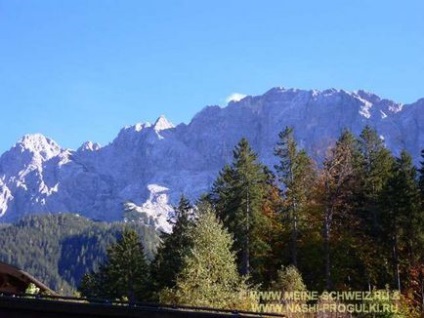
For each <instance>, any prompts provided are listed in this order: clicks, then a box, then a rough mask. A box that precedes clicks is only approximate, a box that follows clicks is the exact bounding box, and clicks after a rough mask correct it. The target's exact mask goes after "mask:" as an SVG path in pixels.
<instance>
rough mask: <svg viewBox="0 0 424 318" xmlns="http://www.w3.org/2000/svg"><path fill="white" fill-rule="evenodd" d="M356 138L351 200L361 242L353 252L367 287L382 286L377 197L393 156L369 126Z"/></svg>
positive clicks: (390, 169)
mask: <svg viewBox="0 0 424 318" xmlns="http://www.w3.org/2000/svg"><path fill="white" fill-rule="evenodd" d="M358 141H359V147H360V151H361V154H362V158H361V159H362V164H361V167H360V171H359V179H360V188H358V189H356V193H355V198H354V202H355V203H356V207H355V210H356V213H355V215H356V216H357V220H358V222H360V224H359V227H358V231H357V233H356V236H357V239H358V241H362V242H363V244H362V247H361V248H358V249H357V254H358V255H359V257H360V258H361V263H362V267H363V268H364V273H363V275H362V276H363V277H364V278H366V280H367V283H368V288H370V287H371V286H376V285H379V286H381V287H383V286H384V285H385V284H386V283H387V276H386V275H385V273H386V272H387V271H386V270H383V269H382V263H383V264H384V263H387V262H385V260H384V256H383V255H384V252H383V250H382V247H383V245H384V240H385V238H383V237H382V235H381V231H382V229H381V224H382V221H381V212H380V208H379V199H380V196H381V194H382V191H383V188H384V186H385V184H386V183H387V182H388V180H389V178H390V175H391V172H392V167H393V164H394V159H393V156H392V154H391V152H390V151H389V150H388V149H386V148H385V146H384V142H383V140H382V139H381V138H380V137H379V136H378V134H377V131H376V130H374V129H372V128H371V127H370V126H368V125H367V126H365V128H364V129H363V130H362V132H361V134H360V136H359V140H358ZM360 275H361V273H358V275H357V276H360Z"/></svg>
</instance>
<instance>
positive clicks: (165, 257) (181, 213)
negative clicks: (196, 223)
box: [151, 196, 193, 296]
mask: <svg viewBox="0 0 424 318" xmlns="http://www.w3.org/2000/svg"><path fill="white" fill-rule="evenodd" d="M192 209H193V207H192V206H191V204H190V202H189V201H188V199H187V198H186V197H184V196H181V198H180V201H179V204H178V207H177V208H176V209H175V224H174V227H173V230H172V233H170V234H168V233H162V235H161V244H160V246H159V248H158V251H157V253H156V256H155V258H154V260H153V262H152V263H151V275H152V282H153V287H152V288H153V292H154V294H157V293H159V292H160V291H161V290H162V289H164V288H166V287H167V288H173V287H175V284H176V279H177V274H178V273H179V272H180V271H181V268H182V265H183V260H184V256H185V255H186V253H187V251H188V249H189V248H190V244H191V240H190V238H189V236H188V230H189V228H190V226H191V221H190V218H189V213H190V211H191V210H192ZM154 296H155V295H154Z"/></svg>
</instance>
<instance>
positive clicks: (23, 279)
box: [0, 262, 57, 295]
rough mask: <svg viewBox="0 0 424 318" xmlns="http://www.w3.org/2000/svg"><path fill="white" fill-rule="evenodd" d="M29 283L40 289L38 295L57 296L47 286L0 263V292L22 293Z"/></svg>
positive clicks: (8, 265) (22, 272)
mask: <svg viewBox="0 0 424 318" xmlns="http://www.w3.org/2000/svg"><path fill="white" fill-rule="evenodd" d="M30 283H33V284H34V285H35V286H37V287H38V288H39V289H40V293H43V294H50V295H57V294H56V293H55V292H54V291H53V290H51V289H50V288H49V287H48V286H46V285H44V284H43V283H42V282H40V281H38V280H37V279H35V278H34V277H33V276H31V275H30V274H28V273H27V272H25V271H23V270H21V269H19V268H17V267H15V266H12V265H10V264H6V263H3V262H0V292H10V291H15V292H18V293H24V292H25V290H26V288H27V287H28V285H29V284H30Z"/></svg>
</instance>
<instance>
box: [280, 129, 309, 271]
mask: <svg viewBox="0 0 424 318" xmlns="http://www.w3.org/2000/svg"><path fill="white" fill-rule="evenodd" d="M274 154H275V155H276V156H277V157H278V158H279V160H280V161H279V164H278V165H275V169H276V171H277V173H278V176H279V181H280V182H281V183H282V184H283V187H284V189H283V195H284V201H285V206H286V207H287V209H286V211H287V212H288V213H287V214H288V221H289V224H290V232H291V235H290V236H291V257H292V264H293V265H294V266H297V254H298V252H297V250H298V248H297V244H298V243H297V241H298V237H299V232H300V231H301V229H300V228H301V224H300V223H301V221H302V219H304V218H302V215H301V213H302V210H303V209H304V208H305V205H306V202H307V199H308V192H309V191H310V189H311V185H312V182H313V180H314V173H315V171H314V169H313V164H312V160H311V159H310V158H309V157H308V155H307V153H306V152H305V151H304V150H298V149H297V144H296V141H295V139H294V135H293V128H289V127H286V129H285V130H284V131H282V132H280V133H279V141H278V143H277V146H276V147H275V149H274Z"/></svg>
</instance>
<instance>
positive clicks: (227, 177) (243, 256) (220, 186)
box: [210, 138, 272, 281]
mask: <svg viewBox="0 0 424 318" xmlns="http://www.w3.org/2000/svg"><path fill="white" fill-rule="evenodd" d="M270 178H271V175H270V173H269V170H268V169H266V168H265V167H264V166H263V165H262V164H261V163H260V162H259V160H258V156H257V155H256V153H254V152H253V150H252V149H251V148H250V146H249V143H248V141H247V140H246V139H244V138H243V139H242V140H241V141H240V142H239V143H238V145H237V146H236V148H235V150H234V152H233V162H232V164H231V165H230V166H229V165H227V166H225V167H224V169H223V170H222V171H221V172H220V174H219V177H218V179H217V180H216V181H215V183H214V186H213V190H212V193H211V195H210V197H211V201H212V202H213V204H214V206H215V208H216V211H217V214H218V216H219V218H220V219H221V220H222V221H223V223H224V225H225V226H226V227H227V228H228V230H229V231H230V233H231V234H233V235H234V246H233V250H234V251H236V252H237V263H238V266H239V271H240V273H241V274H242V275H249V274H251V275H252V276H253V277H254V279H257V280H258V281H260V280H261V278H260V276H261V273H259V271H258V270H257V269H258V268H259V267H260V263H262V262H264V258H263V257H264V256H265V255H266V253H267V252H269V251H270V245H269V242H268V241H267V239H266V238H265V237H264V235H263V234H264V233H266V232H267V228H268V227H269V226H270V222H271V219H270V218H269V217H268V216H266V215H265V214H264V213H263V211H262V208H263V205H264V202H265V198H266V196H267V193H268V190H269V187H270V184H272V181H271V180H270ZM252 269H253V270H252Z"/></svg>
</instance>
